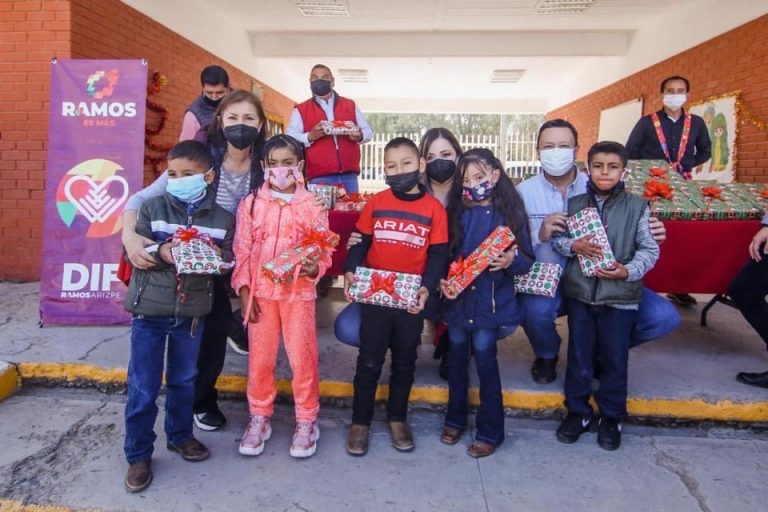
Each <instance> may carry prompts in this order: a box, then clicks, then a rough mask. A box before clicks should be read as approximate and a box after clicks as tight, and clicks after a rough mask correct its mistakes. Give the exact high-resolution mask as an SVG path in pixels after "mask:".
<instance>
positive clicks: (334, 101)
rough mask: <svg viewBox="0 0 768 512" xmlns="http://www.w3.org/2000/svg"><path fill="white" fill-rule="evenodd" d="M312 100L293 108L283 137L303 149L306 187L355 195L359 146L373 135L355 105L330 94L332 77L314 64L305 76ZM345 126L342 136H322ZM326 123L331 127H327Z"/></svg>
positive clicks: (358, 170)
mask: <svg viewBox="0 0 768 512" xmlns="http://www.w3.org/2000/svg"><path fill="white" fill-rule="evenodd" d="M309 86H310V88H311V89H312V98H310V99H308V100H307V101H305V102H303V103H300V104H299V105H296V108H294V109H293V112H292V113H291V121H290V122H289V123H288V129H287V133H288V135H290V136H291V137H293V138H295V139H297V140H299V141H301V142H302V143H303V144H304V146H305V147H306V160H307V161H306V166H305V167H306V169H307V178H308V180H309V182H310V183H313V184H320V185H341V186H343V187H344V188H345V189H346V191H347V192H358V190H359V188H358V184H357V175H358V174H360V146H359V145H360V144H364V143H366V142H368V141H369V140H371V136H372V135H373V132H372V130H371V127H370V126H368V123H366V122H365V119H364V118H363V114H362V112H360V109H359V108H357V105H355V102H354V101H352V100H350V99H348V98H344V97H342V96H339V95H338V94H337V93H336V91H334V90H333V86H334V80H333V73H332V72H331V70H330V68H328V66H325V65H323V64H316V65H315V66H314V67H313V68H312V71H310V74H309ZM334 121H336V125H338V126H337V127H341V125H342V124H343V125H345V126H344V128H347V132H348V133H346V134H344V135H328V134H326V132H327V130H328V128H329V126H334V125H333V122H334ZM328 123H331V124H330V125H329V124H328Z"/></svg>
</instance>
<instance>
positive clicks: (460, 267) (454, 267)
mask: <svg viewBox="0 0 768 512" xmlns="http://www.w3.org/2000/svg"><path fill="white" fill-rule="evenodd" d="M480 266H481V265H480V261H478V260H477V259H476V258H470V259H466V260H465V259H464V258H463V257H461V256H459V259H457V260H456V261H454V262H453V263H451V266H450V267H448V276H447V277H446V279H447V280H448V281H450V280H452V279H455V278H457V277H460V276H463V275H466V274H468V273H475V271H476V270H480Z"/></svg>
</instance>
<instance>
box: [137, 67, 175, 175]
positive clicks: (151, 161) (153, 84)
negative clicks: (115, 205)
mask: <svg viewBox="0 0 768 512" xmlns="http://www.w3.org/2000/svg"><path fill="white" fill-rule="evenodd" d="M166 85H168V78H167V77H166V76H165V75H162V74H160V72H159V71H155V72H154V73H152V80H151V81H150V83H149V85H148V86H147V111H150V110H151V111H152V112H157V113H158V114H159V116H160V118H159V120H158V122H157V125H156V126H155V127H151V126H149V125H147V126H145V128H144V134H145V135H144V143H145V144H146V146H147V148H149V149H150V150H151V151H154V152H155V153H159V155H148V154H147V153H146V152H145V153H144V163H145V164H147V165H151V166H152V169H153V170H154V171H155V175H157V176H159V175H160V174H162V172H163V164H164V163H165V160H166V157H167V156H168V151H170V149H171V147H172V144H160V143H158V142H154V141H153V140H152V139H153V138H154V137H156V136H157V135H159V134H160V133H161V132H162V131H163V129H164V128H165V123H166V121H167V120H168V109H167V108H165V107H164V106H162V105H161V104H159V103H155V102H153V101H150V100H149V97H150V96H152V95H153V94H157V93H158V92H160V91H161V90H162V89H163V88H164V87H165V86H166Z"/></svg>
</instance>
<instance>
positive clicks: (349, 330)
mask: <svg viewBox="0 0 768 512" xmlns="http://www.w3.org/2000/svg"><path fill="white" fill-rule="evenodd" d="M360 324H361V317H360V304H359V303H357V302H352V303H350V304H349V305H348V306H347V307H345V308H344V309H342V310H341V313H339V314H338V315H337V316H336V321H334V322H333V333H334V335H336V339H338V340H339V341H340V342H342V343H344V344H345V345H351V346H353V347H359V346H360Z"/></svg>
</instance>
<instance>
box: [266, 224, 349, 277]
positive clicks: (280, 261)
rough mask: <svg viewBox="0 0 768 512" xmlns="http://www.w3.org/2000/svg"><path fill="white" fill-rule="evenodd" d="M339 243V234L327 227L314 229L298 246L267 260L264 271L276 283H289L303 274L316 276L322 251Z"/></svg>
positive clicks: (331, 248)
mask: <svg viewBox="0 0 768 512" xmlns="http://www.w3.org/2000/svg"><path fill="white" fill-rule="evenodd" d="M337 245H339V235H337V234H336V233H334V232H333V231H330V230H327V229H314V230H312V231H311V232H309V233H308V234H307V236H306V237H304V240H302V242H301V243H300V244H299V245H298V246H296V247H294V248H293V249H291V250H289V251H283V252H281V253H280V254H278V255H277V257H275V258H274V259H272V260H270V261H268V262H266V263H265V264H264V265H263V266H262V272H264V275H265V276H267V278H268V279H270V280H271V281H273V282H275V283H289V282H292V281H295V280H296V279H297V278H299V277H302V276H306V277H316V276H317V273H318V271H319V269H318V267H317V260H319V259H320V256H321V254H322V252H323V251H332V250H333V248H334V247H336V246H337Z"/></svg>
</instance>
